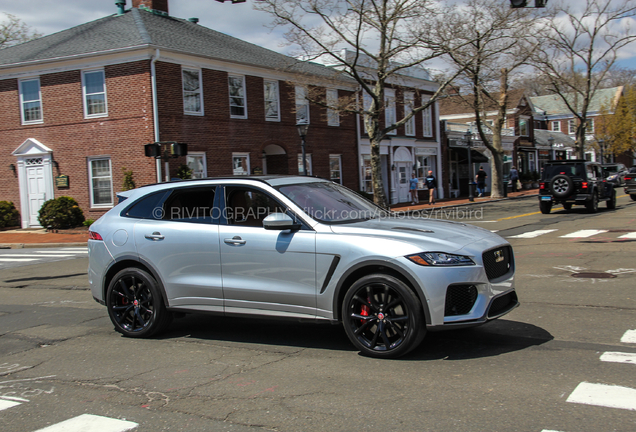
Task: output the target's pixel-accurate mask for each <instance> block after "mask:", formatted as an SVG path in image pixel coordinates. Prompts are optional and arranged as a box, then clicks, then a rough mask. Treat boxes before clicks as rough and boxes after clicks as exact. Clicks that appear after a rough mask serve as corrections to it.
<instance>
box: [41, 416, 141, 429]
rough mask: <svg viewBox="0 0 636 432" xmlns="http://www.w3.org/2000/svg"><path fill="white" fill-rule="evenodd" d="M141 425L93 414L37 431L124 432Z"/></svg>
mask: <svg viewBox="0 0 636 432" xmlns="http://www.w3.org/2000/svg"><path fill="white" fill-rule="evenodd" d="M137 426H139V425H138V424H137V423H133V422H131V421H126V420H117V419H113V418H108V417H102V416H96V415H92V414H82V415H81V416H78V417H74V418H72V419H69V420H66V421H63V422H61V423H57V424H54V425H51V426H49V427H45V428H44V429H38V430H37V431H36V432H124V431H129V430H131V429H134V428H136V427H137Z"/></svg>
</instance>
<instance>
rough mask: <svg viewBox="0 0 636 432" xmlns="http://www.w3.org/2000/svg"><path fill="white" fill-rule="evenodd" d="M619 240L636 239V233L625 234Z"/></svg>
mask: <svg viewBox="0 0 636 432" xmlns="http://www.w3.org/2000/svg"><path fill="white" fill-rule="evenodd" d="M619 238H624V239H636V232H630V233H627V234H624V235H622V236H620V237H619Z"/></svg>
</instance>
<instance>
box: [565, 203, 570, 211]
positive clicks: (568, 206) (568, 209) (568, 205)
mask: <svg viewBox="0 0 636 432" xmlns="http://www.w3.org/2000/svg"><path fill="white" fill-rule="evenodd" d="M563 208H564V209H565V211H570V210H572V203H563Z"/></svg>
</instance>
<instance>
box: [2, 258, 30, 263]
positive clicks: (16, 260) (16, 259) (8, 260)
mask: <svg viewBox="0 0 636 432" xmlns="http://www.w3.org/2000/svg"><path fill="white" fill-rule="evenodd" d="M38 259H39V258H2V257H0V262H27V261H37V260H38Z"/></svg>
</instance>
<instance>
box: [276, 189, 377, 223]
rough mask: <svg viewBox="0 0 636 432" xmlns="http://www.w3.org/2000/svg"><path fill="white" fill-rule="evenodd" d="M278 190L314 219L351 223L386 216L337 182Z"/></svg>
mask: <svg viewBox="0 0 636 432" xmlns="http://www.w3.org/2000/svg"><path fill="white" fill-rule="evenodd" d="M278 190H279V191H280V192H281V193H282V194H283V195H285V196H286V197H287V198H289V199H290V200H292V201H293V202H294V203H295V204H296V205H297V206H298V207H300V208H301V209H303V211H304V212H305V213H307V214H308V215H309V216H311V217H312V218H313V219H315V220H318V221H320V222H324V223H330V224H333V223H350V222H359V221H363V220H369V219H373V218H376V217H381V216H383V215H386V214H387V212H386V211H385V210H383V209H382V208H381V207H378V206H377V205H375V204H374V203H372V202H371V201H369V200H367V199H366V198H363V197H362V196H360V195H358V194H356V193H355V192H353V191H352V190H350V189H347V188H346V187H344V186H340V185H339V184H336V183H327V182H324V183H323V182H316V183H300V184H292V185H286V186H280V187H279V188H278Z"/></svg>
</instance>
